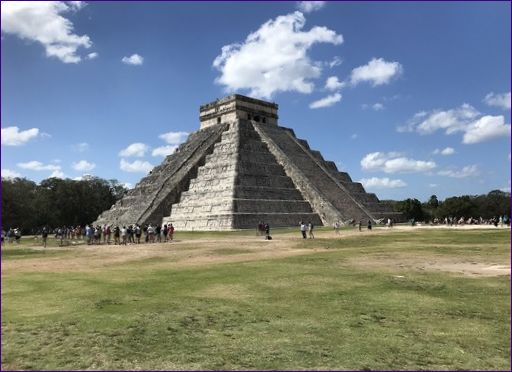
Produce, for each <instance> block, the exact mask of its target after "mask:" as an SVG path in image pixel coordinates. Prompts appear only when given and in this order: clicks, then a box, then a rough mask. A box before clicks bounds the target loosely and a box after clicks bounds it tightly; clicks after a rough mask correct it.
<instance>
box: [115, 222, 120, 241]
mask: <svg viewBox="0 0 512 372" xmlns="http://www.w3.org/2000/svg"><path fill="white" fill-rule="evenodd" d="M119 233H120V231H119V226H117V225H116V226H115V227H114V244H115V245H117V244H119Z"/></svg>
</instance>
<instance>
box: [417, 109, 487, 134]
mask: <svg viewBox="0 0 512 372" xmlns="http://www.w3.org/2000/svg"><path fill="white" fill-rule="evenodd" d="M479 114H480V113H479V112H478V111H477V110H476V109H475V108H474V107H473V106H471V105H468V104H467V103H464V104H463V105H462V106H460V107H459V108H456V109H452V110H448V111H434V112H432V113H430V114H429V115H428V116H427V117H426V119H424V120H422V121H421V122H420V123H419V124H418V125H417V127H416V131H417V132H418V133H420V134H430V133H434V132H435V131H437V130H439V129H441V130H444V131H445V133H446V134H452V133H456V132H460V131H463V130H464V128H465V127H466V126H467V125H468V123H470V122H471V120H473V119H474V118H476V117H477V116H478V115H479Z"/></svg>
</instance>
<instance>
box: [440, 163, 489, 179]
mask: <svg viewBox="0 0 512 372" xmlns="http://www.w3.org/2000/svg"><path fill="white" fill-rule="evenodd" d="M437 174H439V175H440V176H447V177H452V178H466V177H475V176H478V175H480V170H479V169H478V166H477V165H467V166H465V167H463V168H462V169H460V170H457V169H447V170H443V171H439V172H438V173H437Z"/></svg>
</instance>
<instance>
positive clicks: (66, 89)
mask: <svg viewBox="0 0 512 372" xmlns="http://www.w3.org/2000/svg"><path fill="white" fill-rule="evenodd" d="M510 14H511V13H510V2H487V1H486V2H428V3H427V2H407V3H404V2H322V1H317V2H291V1H290V2H80V1H69V2H49V1H48V2H16V1H7V2H5V1H4V2H2V4H1V35H2V36H1V126H2V133H1V139H2V143H1V155H2V156H1V173H2V177H26V178H28V179H31V180H34V181H36V182H39V181H41V180H43V179H46V178H48V177H50V176H53V177H61V178H71V179H80V178H81V177H84V175H93V176H98V177H101V178H105V179H117V180H118V181H119V182H120V183H123V184H125V185H126V186H127V187H133V186H134V185H135V184H136V183H137V182H139V181H140V179H141V178H142V177H144V176H145V175H146V174H147V173H148V172H149V171H150V170H151V168H152V167H153V166H156V165H158V164H160V163H161V162H162V161H163V160H164V158H165V156H166V155H168V154H170V153H172V152H173V151H174V149H175V148H176V146H178V145H179V144H180V143H182V142H183V141H185V140H186V138H187V135H188V134H189V133H191V132H194V131H196V130H198V129H199V106H200V105H202V104H205V103H208V102H211V101H214V100H215V99H217V98H221V97H224V96H226V95H229V94H232V93H238V94H244V95H250V96H252V97H255V98H260V99H264V100H267V101H272V102H275V103H277V104H278V105H279V125H281V126H284V127H289V128H293V130H294V131H295V134H296V135H297V137H299V138H302V139H305V140H307V141H308V143H309V145H310V147H311V148H312V149H315V150H319V151H320V152H321V153H322V155H323V157H324V158H325V159H326V160H332V161H334V162H335V163H336V165H337V167H338V169H339V170H342V171H345V172H348V173H349V175H350V176H351V177H352V179H353V180H354V181H358V182H362V183H363V185H364V186H365V188H366V190H367V191H369V192H374V193H376V194H377V196H378V197H379V198H380V199H397V200H398V199H405V198H417V199H419V200H421V201H426V200H428V198H429V197H430V195H433V194H435V195H437V196H438V198H440V199H445V198H446V197H450V196H456V195H467V194H470V195H476V194H482V193H487V192H489V191H491V190H495V189H501V190H503V191H510V105H511V103H510V102H511V101H510V81H511V80H510V79H511V77H510V71H511V63H510V62H511V61H510V56H511V54H510V45H511V40H510V35H511V27H510Z"/></svg>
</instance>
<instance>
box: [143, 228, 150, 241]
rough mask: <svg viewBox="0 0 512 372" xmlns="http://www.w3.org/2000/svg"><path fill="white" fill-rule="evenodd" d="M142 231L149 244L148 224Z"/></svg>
mask: <svg viewBox="0 0 512 372" xmlns="http://www.w3.org/2000/svg"><path fill="white" fill-rule="evenodd" d="M142 231H143V232H144V241H145V242H146V243H147V242H148V241H149V234H148V225H147V224H144V227H143V228H142Z"/></svg>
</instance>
